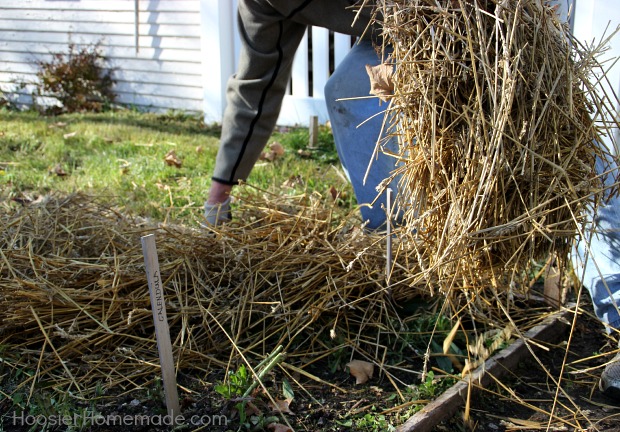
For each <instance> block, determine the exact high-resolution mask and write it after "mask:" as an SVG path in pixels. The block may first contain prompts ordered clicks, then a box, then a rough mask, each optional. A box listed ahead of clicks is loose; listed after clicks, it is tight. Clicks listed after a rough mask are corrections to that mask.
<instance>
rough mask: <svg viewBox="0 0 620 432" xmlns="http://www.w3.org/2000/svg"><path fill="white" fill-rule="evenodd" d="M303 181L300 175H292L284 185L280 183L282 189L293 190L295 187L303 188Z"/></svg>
mask: <svg viewBox="0 0 620 432" xmlns="http://www.w3.org/2000/svg"><path fill="white" fill-rule="evenodd" d="M303 184H304V179H303V177H302V176H301V175H300V174H296V175H292V176H290V177H289V178H288V179H286V181H285V182H284V183H282V187H284V188H294V187H295V186H303Z"/></svg>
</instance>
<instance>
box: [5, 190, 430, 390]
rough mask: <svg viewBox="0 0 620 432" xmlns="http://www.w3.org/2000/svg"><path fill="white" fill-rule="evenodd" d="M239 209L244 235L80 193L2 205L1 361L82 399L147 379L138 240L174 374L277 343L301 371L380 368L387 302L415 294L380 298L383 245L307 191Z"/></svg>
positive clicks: (389, 320)
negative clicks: (157, 278) (355, 361)
mask: <svg viewBox="0 0 620 432" xmlns="http://www.w3.org/2000/svg"><path fill="white" fill-rule="evenodd" d="M248 199H249V198H248ZM239 211H240V212H242V213H241V214H240V213H237V215H236V216H237V217H238V218H239V220H243V221H246V225H235V224H232V225H230V226H226V227H222V228H221V229H218V230H216V231H211V230H209V229H199V228H196V229H194V228H189V227H182V226H165V225H156V224H154V223H149V222H148V221H144V220H139V219H134V218H130V217H126V216H123V215H122V214H121V213H119V212H118V211H116V210H114V209H113V208H111V207H109V206H108V205H105V204H103V203H102V202H101V201H100V200H97V199H94V198H92V197H87V196H84V195H73V196H68V197H55V196H51V197H46V198H45V199H44V200H42V201H41V202H39V203H36V204H31V205H28V206H25V207H21V206H19V205H17V204H16V203H9V202H5V203H4V204H3V205H2V206H0V226H1V227H2V229H1V230H0V308H1V309H2V311H3V312H2V315H1V316H0V346H3V347H5V348H6V347H9V348H10V349H8V350H5V352H4V353H3V361H4V362H7V363H8V364H9V365H11V364H12V365H13V366H14V367H16V368H27V370H32V371H36V373H35V375H34V376H31V377H29V378H28V379H26V380H25V381H24V382H23V383H21V386H27V387H26V388H29V387H30V386H31V385H33V382H39V381H41V380H44V381H45V380H48V379H53V381H54V382H55V386H56V387H57V388H64V389H65V390H71V391H73V392H74V393H75V392H77V393H76V394H81V395H88V394H89V393H90V392H92V391H94V386H91V384H92V383H94V382H102V383H104V384H105V385H108V386H110V387H113V388H116V389H122V388H125V389H128V390H130V389H132V388H135V387H136V386H138V385H139V383H143V382H144V380H151V379H153V378H154V377H156V376H157V375H158V371H157V365H158V364H159V361H158V358H157V347H156V341H155V337H154V331H153V328H154V327H153V317H152V313H151V308H150V304H149V292H148V286H147V280H146V274H145V268H144V257H143V253H142V249H141V242H140V238H141V236H144V235H146V234H150V233H154V234H155V235H156V241H157V249H158V255H159V263H160V268H161V273H162V278H163V280H164V287H165V289H166V298H167V309H168V318H169V322H170V326H171V333H172V339H173V345H174V350H175V352H174V354H175V361H176V362H177V364H178V369H179V370H180V371H183V370H194V371H196V370H198V371H200V370H202V371H204V372H208V371H209V370H224V369H225V368H226V367H228V366H233V367H234V364H235V362H236V361H237V360H238V359H239V358H240V355H243V356H244V357H245V358H249V359H250V361H251V360H252V359H257V358H262V357H263V356H265V355H266V354H268V353H269V352H270V351H271V350H272V349H273V348H274V347H275V346H277V345H279V344H282V345H284V349H285V350H286V351H287V352H288V360H287V362H288V363H287V364H297V365H298V366H299V365H302V364H306V363H309V362H310V363H311V362H312V361H315V360H317V359H320V358H322V357H324V356H326V355H328V354H330V353H331V352H333V350H335V349H336V350H337V349H342V348H345V347H346V348H347V349H350V350H351V351H348V352H351V353H352V352H354V351H355V352H356V353H357V354H356V355H357V356H358V358H359V356H360V355H361V356H367V358H369V359H372V360H374V359H378V361H379V362H380V361H382V357H383V356H385V347H380V346H379V345H380V342H379V340H380V339H381V338H379V336H378V334H380V333H381V332H384V333H386V334H387V333H389V334H392V335H396V334H397V332H398V330H399V328H400V326H399V324H398V314H397V313H396V310H395V308H394V304H395V303H399V302H402V301H404V300H406V299H408V298H411V297H413V296H421V295H423V293H422V292H421V291H419V292H416V290H415V289H412V288H411V287H409V286H406V285H403V286H402V289H399V288H398V285H395V286H393V287H392V291H391V293H390V295H387V294H386V290H385V275H384V267H385V258H384V256H383V254H384V247H383V246H382V245H383V243H384V240H383V239H382V238H381V237H379V236H373V235H368V234H366V233H364V232H363V231H362V230H361V229H360V227H359V226H356V225H354V224H353V225H351V224H350V223H348V222H347V219H344V220H343V221H342V222H338V221H335V220H333V218H332V212H331V210H330V207H329V206H325V205H323V204H322V200H320V199H315V197H313V196H311V195H310V196H306V195H302V196H297V197H288V198H287V197H283V198H281V199H278V200H274V201H269V200H267V201H265V200H262V199H261V200H258V199H257V200H256V201H255V202H245V203H244V204H243V205H242V206H241V207H240V209H239ZM351 219H354V218H351ZM401 273H402V272H401ZM398 277H399V278H403V276H402V274H399V275H398ZM382 342H384V341H383V340H382ZM379 350H380V352H379ZM370 351H372V352H370ZM378 352H379V353H378ZM302 358H304V359H305V360H304V361H301V360H300V359H302ZM231 361H232V364H231V363H230V362H231ZM32 388H34V387H32Z"/></svg>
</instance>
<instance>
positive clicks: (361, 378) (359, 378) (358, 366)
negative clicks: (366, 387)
mask: <svg viewBox="0 0 620 432" xmlns="http://www.w3.org/2000/svg"><path fill="white" fill-rule="evenodd" d="M346 366H347V367H348V368H349V371H350V373H351V375H353V376H354V377H355V380H356V381H355V384H364V383H365V382H366V381H368V380H369V379H370V378H372V374H373V372H374V370H375V365H374V364H372V363H369V362H367V361H363V360H352V361H350V362H349V363H347V364H346Z"/></svg>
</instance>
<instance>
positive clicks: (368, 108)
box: [325, 40, 395, 229]
mask: <svg viewBox="0 0 620 432" xmlns="http://www.w3.org/2000/svg"><path fill="white" fill-rule="evenodd" d="M380 61H381V59H380V58H379V55H378V54H377V52H376V50H375V48H374V47H373V45H372V43H371V42H369V41H367V40H362V41H360V42H359V43H358V44H356V45H355V46H354V47H353V49H352V50H351V52H350V53H349V54H348V55H347V56H346V57H345V58H344V59H343V61H342V63H341V64H340V65H338V68H337V69H336V71H335V72H334V74H333V75H332V76H331V77H330V79H329V80H328V82H327V85H326V86H325V99H326V102H327V111H328V114H329V120H330V123H331V126H332V131H333V134H334V140H335V141H336V148H337V150H338V155H339V157H340V161H341V163H342V165H343V167H344V169H345V170H346V172H347V175H348V177H349V180H350V181H351V184H352V186H353V190H354V191H355V197H356V199H357V202H358V203H359V204H371V203H373V202H374V204H372V207H370V206H365V205H364V206H362V207H361V209H360V210H361V213H362V218H363V219H364V220H365V221H368V225H367V227H368V228H370V229H378V228H382V227H384V226H385V221H386V213H385V209H384V208H385V204H386V202H385V201H386V193H385V192H384V193H382V194H381V195H380V196H379V197H378V198H377V195H378V191H377V186H378V185H379V184H380V183H382V182H383V181H384V180H385V179H387V178H388V177H389V176H390V174H391V172H392V171H393V170H394V168H395V159H394V158H392V157H389V156H387V155H385V154H383V153H382V152H381V151H379V150H378V149H377V142H378V140H379V139H380V138H383V137H384V136H385V133H384V131H383V121H384V117H385V115H384V111H385V109H386V108H387V103H382V104H380V102H379V99H378V98H373V97H369V95H370V93H369V92H370V79H369V77H368V73H367V72H366V65H372V66H374V65H377V64H379V63H380ZM347 98H359V99H354V100H340V99H347ZM385 145H387V146H390V145H392V146H393V145H395V140H391V142H388V143H385ZM370 163H372V165H371V166H370V170H369V171H368V175H367V170H368V166H369V164H370ZM392 187H393V188H394V189H395V185H392ZM375 199H376V201H375ZM382 205H383V207H384V208H382Z"/></svg>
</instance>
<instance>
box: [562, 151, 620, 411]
mask: <svg viewBox="0 0 620 432" xmlns="http://www.w3.org/2000/svg"><path fill="white" fill-rule="evenodd" d="M596 165H597V166H596V168H597V172H598V173H599V174H600V175H603V174H613V175H607V176H606V177H605V183H606V187H608V188H611V186H612V184H613V183H614V182H615V181H616V178H617V174H616V171H617V168H616V167H615V164H614V163H613V161H603V160H600V159H599V160H598V161H597V164H596ZM604 198H605V199H604V201H603V203H602V205H601V206H600V207H599V208H598V209H594V208H590V209H589V215H588V222H587V225H586V226H585V229H584V232H583V236H582V238H580V241H579V242H578V243H577V246H576V250H575V252H574V254H573V256H572V261H573V268H574V270H575V273H576V275H577V276H578V277H579V278H580V279H581V283H582V284H583V285H584V287H585V288H586V289H587V290H588V291H589V293H590V298H591V299H592V304H593V306H594V313H595V314H596V316H597V317H598V319H599V320H600V321H601V323H603V325H604V326H605V329H606V331H607V333H609V334H612V333H615V336H616V337H618V334H619V333H620V312H619V309H618V305H620V198H619V197H617V196H615V197H609V196H607V197H604ZM619 348H620V345H619ZM599 388H600V390H601V391H602V392H603V393H605V394H606V395H608V396H610V397H612V398H614V399H618V400H620V349H619V350H618V352H617V353H616V355H615V356H614V357H613V358H612V359H611V361H609V362H608V363H607V365H606V366H605V368H604V370H603V372H602V374H601V378H600V381H599Z"/></svg>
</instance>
